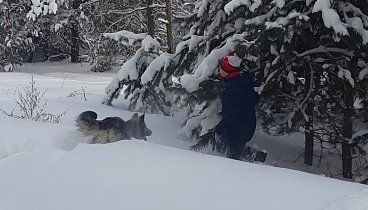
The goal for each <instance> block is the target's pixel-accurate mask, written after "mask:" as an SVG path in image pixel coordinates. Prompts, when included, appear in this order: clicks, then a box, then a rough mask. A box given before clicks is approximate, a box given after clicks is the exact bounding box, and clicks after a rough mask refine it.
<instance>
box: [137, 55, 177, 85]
mask: <svg viewBox="0 0 368 210" xmlns="http://www.w3.org/2000/svg"><path fill="white" fill-rule="evenodd" d="M172 58H173V54H169V53H163V54H161V55H160V56H159V57H158V58H156V59H155V60H153V61H152V62H151V63H150V65H149V66H148V67H147V69H146V71H145V72H144V73H143V74H142V76H141V83H142V84H143V85H144V84H147V83H149V82H150V81H152V80H153V78H154V76H155V75H156V73H157V72H159V71H160V70H161V68H162V67H163V68H164V70H166V68H167V67H168V66H169V65H170V61H171V59H172Z"/></svg>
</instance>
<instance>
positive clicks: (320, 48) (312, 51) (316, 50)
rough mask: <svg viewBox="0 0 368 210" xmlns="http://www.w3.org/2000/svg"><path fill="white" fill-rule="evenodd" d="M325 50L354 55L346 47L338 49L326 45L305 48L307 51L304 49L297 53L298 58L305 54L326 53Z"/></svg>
mask: <svg viewBox="0 0 368 210" xmlns="http://www.w3.org/2000/svg"><path fill="white" fill-rule="evenodd" d="M327 52H332V53H341V54H344V55H346V56H349V57H353V56H354V53H353V52H351V51H348V50H346V49H340V48H336V47H326V46H323V45H320V46H318V47H317V48H313V49H310V50H307V51H305V52H303V53H300V54H299V55H298V57H299V58H302V57H305V56H307V55H311V54H317V53H327Z"/></svg>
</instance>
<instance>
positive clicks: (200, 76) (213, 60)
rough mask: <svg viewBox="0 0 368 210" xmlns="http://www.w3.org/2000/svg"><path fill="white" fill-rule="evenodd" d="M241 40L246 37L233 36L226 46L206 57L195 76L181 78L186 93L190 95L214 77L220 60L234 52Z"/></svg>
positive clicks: (187, 75)
mask: <svg viewBox="0 0 368 210" xmlns="http://www.w3.org/2000/svg"><path fill="white" fill-rule="evenodd" d="M239 40H244V36H243V35H240V34H235V35H233V37H231V38H229V39H228V40H227V41H226V44H225V45H224V46H223V47H221V48H219V49H215V50H212V52H211V53H210V54H209V55H208V56H207V57H205V58H204V59H203V61H202V62H201V63H200V64H199V66H198V67H197V68H196V69H195V70H194V74H193V75H191V74H184V75H183V76H181V77H180V83H181V85H182V86H183V87H184V88H185V89H186V91H188V92H189V93H191V92H194V91H196V90H197V89H198V87H199V84H200V83H201V82H203V81H204V80H206V79H207V78H208V77H210V76H212V74H213V73H214V71H215V69H216V68H217V67H218V61H219V59H220V58H222V57H223V56H225V55H226V54H227V53H228V52H229V51H232V50H234V47H235V45H236V43H237V42H238V41H239Z"/></svg>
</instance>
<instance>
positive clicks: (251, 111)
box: [216, 71, 257, 149]
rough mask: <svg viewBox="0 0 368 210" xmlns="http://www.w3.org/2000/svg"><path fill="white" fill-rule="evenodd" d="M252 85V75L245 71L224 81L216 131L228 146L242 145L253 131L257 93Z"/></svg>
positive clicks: (251, 135)
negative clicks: (220, 117)
mask: <svg viewBox="0 0 368 210" xmlns="http://www.w3.org/2000/svg"><path fill="white" fill-rule="evenodd" d="M253 86H254V82H253V77H252V75H251V74H250V73H249V72H246V71H245V72H241V73H240V74H239V75H237V76H236V77H234V78H229V79H225V81H224V89H223V94H222V121H221V122H220V124H219V125H218V126H217V128H216V132H217V133H219V134H220V135H221V136H222V137H224V138H225V140H226V141H227V143H228V144H229V145H230V147H244V145H245V143H246V142H248V141H250V140H251V139H252V137H253V134H254V132H255V129H256V113H255V105H256V103H257V93H256V92H255V91H254V89H253ZM239 149H242V148H239Z"/></svg>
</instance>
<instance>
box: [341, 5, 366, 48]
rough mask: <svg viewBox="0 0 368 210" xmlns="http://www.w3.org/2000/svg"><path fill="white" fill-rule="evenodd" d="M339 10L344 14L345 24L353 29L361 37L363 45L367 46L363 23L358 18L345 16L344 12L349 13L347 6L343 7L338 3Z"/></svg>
mask: <svg viewBox="0 0 368 210" xmlns="http://www.w3.org/2000/svg"><path fill="white" fill-rule="evenodd" d="M339 5H340V8H343V13H344V19H345V21H346V23H347V24H348V25H349V26H350V27H352V28H354V29H355V30H356V31H357V32H358V33H359V34H360V35H361V36H362V41H363V44H367V43H368V31H367V30H365V29H364V24H363V21H362V19H361V18H360V17H351V18H350V17H348V15H347V14H346V12H349V11H350V10H348V9H347V6H345V5H344V4H343V3H340V4H339Z"/></svg>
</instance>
